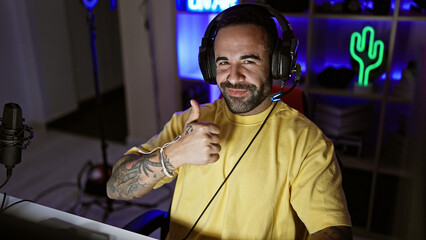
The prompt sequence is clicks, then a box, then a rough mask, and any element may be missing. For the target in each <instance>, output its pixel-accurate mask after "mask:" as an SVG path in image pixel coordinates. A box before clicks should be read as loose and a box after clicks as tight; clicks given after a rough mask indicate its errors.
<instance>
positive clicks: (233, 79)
mask: <svg viewBox="0 0 426 240" xmlns="http://www.w3.org/2000/svg"><path fill="white" fill-rule="evenodd" d="M241 70H242V69H241V66H239V65H238V64H237V65H232V66H231V67H230V69H229V74H228V77H227V80H228V81H229V82H230V83H232V84H236V83H239V82H242V81H244V74H243V73H242V71H241Z"/></svg>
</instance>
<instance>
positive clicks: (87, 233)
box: [0, 193, 153, 240]
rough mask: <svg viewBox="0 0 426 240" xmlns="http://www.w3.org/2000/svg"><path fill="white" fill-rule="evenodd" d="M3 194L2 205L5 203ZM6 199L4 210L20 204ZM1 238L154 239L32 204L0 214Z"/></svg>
mask: <svg viewBox="0 0 426 240" xmlns="http://www.w3.org/2000/svg"><path fill="white" fill-rule="evenodd" d="M3 196H4V194H3V193H0V205H1V203H2V202H3ZM20 200H21V199H17V198H15V197H12V196H6V200H5V204H4V208H6V207H7V206H9V205H11V204H13V203H14V202H17V201H20ZM0 238H1V239H4V240H7V239H60V240H62V239H90V240H92V239H99V240H116V239H117V240H119V239H125V240H133V239H134V240H136V239H137V240H141V239H142V240H149V239H153V238H150V237H147V236H143V235H140V234H137V233H133V232H129V231H126V230H123V229H121V228H117V227H114V226H111V225H107V224H104V223H100V222H97V221H93V220H90V219H87V218H84V217H80V216H77V215H73V214H70V213H67V212H63V211H59V210H56V209H53V208H49V207H46V206H42V205H39V204H36V203H32V202H21V203H18V204H16V205H14V206H12V207H10V208H8V209H6V210H5V211H4V212H2V213H0Z"/></svg>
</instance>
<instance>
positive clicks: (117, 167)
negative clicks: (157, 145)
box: [107, 151, 164, 200]
mask: <svg viewBox="0 0 426 240" xmlns="http://www.w3.org/2000/svg"><path fill="white" fill-rule="evenodd" d="M161 169H162V166H161V163H160V161H159V158H158V151H157V152H154V153H152V154H149V155H142V156H140V155H132V154H131V155H125V156H123V157H121V158H120V159H118V160H117V162H116V163H115V164H114V168H113V171H112V175H111V177H110V179H109V180H108V183H107V194H108V197H110V198H113V199H120V200H131V199H135V198H140V197H142V196H144V195H145V194H147V193H148V192H149V191H151V189H152V187H153V186H154V185H155V184H156V183H157V182H158V181H159V180H160V179H161V178H162V177H164V173H162V172H161Z"/></svg>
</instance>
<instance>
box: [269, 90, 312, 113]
mask: <svg viewBox="0 0 426 240" xmlns="http://www.w3.org/2000/svg"><path fill="white" fill-rule="evenodd" d="M290 88H291V87H284V89H283V92H286V91H287V90H289V89H290ZM280 91H281V86H277V85H272V93H277V92H280ZM281 100H282V101H283V102H285V103H286V104H287V105H289V106H290V107H292V108H294V109H296V110H298V111H299V112H301V113H303V114H305V115H306V113H307V110H308V109H307V100H306V96H305V94H304V93H303V91H302V89H300V88H294V89H293V90H291V91H290V92H289V93H287V94H286V95H284V96H283V97H282V99H281Z"/></svg>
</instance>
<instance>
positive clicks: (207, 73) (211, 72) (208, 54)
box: [198, 41, 216, 84]
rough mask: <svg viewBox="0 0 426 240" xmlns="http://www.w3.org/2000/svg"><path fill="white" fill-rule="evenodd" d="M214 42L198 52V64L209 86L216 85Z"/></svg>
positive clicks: (202, 47) (201, 47)
mask: <svg viewBox="0 0 426 240" xmlns="http://www.w3.org/2000/svg"><path fill="white" fill-rule="evenodd" d="M212 45H213V44H212V41H209V42H208V43H206V44H203V45H202V46H200V48H199V52H198V64H199V65H200V70H201V73H202V74H203V78H204V81H205V82H207V83H208V84H216V64H215V62H214V50H213V46H212Z"/></svg>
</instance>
